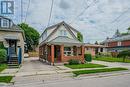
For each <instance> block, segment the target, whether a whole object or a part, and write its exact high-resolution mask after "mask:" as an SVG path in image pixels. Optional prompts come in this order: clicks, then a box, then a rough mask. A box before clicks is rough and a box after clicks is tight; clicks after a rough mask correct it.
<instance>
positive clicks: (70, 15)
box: [15, 0, 130, 42]
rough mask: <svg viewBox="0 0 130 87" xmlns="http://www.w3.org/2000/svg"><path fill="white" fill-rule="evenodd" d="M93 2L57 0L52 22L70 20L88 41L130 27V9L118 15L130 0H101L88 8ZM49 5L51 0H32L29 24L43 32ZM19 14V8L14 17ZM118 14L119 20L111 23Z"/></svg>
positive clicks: (129, 5)
mask: <svg viewBox="0 0 130 87" xmlns="http://www.w3.org/2000/svg"><path fill="white" fill-rule="evenodd" d="M15 1H17V0H15ZM93 1H95V0H54V6H53V12H52V18H51V23H50V24H51V25H52V24H55V23H58V22H61V21H63V20H64V21H66V22H67V23H70V22H72V23H71V25H72V26H74V28H76V29H77V30H79V31H81V32H82V33H83V35H84V41H85V42H95V41H96V40H97V41H102V40H103V39H105V38H106V37H107V36H112V35H113V34H114V32H115V31H116V29H117V28H119V30H120V31H122V32H123V31H126V28H127V27H129V26H130V20H129V15H130V10H128V11H127V12H126V13H125V14H123V15H122V16H121V17H119V16H120V15H121V14H122V13H124V12H125V11H126V10H127V9H128V8H130V0H98V2H97V3H96V4H93V5H92V6H91V7H90V8H88V9H87V10H85V8H86V7H87V6H88V5H90V4H91V3H93ZM24 3H25V4H24V13H26V8H27V4H28V1H24ZM86 3H87V4H88V5H87V4H86ZM50 5H51V0H31V4H30V8H29V14H28V16H27V23H29V24H30V25H32V26H34V27H35V28H36V29H37V30H38V31H39V32H40V33H41V31H43V29H42V28H45V27H46V25H47V23H48V18H49V13H50ZM16 7H18V6H16ZM83 11H84V12H83ZM81 12H83V13H81ZM79 13H81V14H79ZM19 15H20V11H18V12H17V16H16V17H15V19H18V17H19ZM24 15H25V14H24ZM77 15H79V16H78V17H77ZM117 17H119V19H118V20H116V21H115V22H114V23H112V21H113V20H115V19H116V18H117ZM16 22H17V23H18V21H16Z"/></svg>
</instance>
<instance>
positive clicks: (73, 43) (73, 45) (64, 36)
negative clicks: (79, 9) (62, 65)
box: [39, 21, 84, 64]
mask: <svg viewBox="0 0 130 87" xmlns="http://www.w3.org/2000/svg"><path fill="white" fill-rule="evenodd" d="M77 33H79V31H77V30H76V29H74V28H73V27H71V26H70V25H68V24H66V23H65V22H64V21H63V22H61V23H58V24H56V25H52V26H50V27H48V28H46V29H45V30H44V32H43V33H42V35H41V37H40V45H39V57H40V59H41V60H43V59H44V60H46V61H47V62H49V63H51V64H54V63H57V62H67V61H68V60H70V59H76V60H80V61H81V62H84V44H83V43H82V42H80V41H78V39H77Z"/></svg>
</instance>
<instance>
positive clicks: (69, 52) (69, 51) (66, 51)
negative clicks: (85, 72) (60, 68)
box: [64, 47, 73, 56]
mask: <svg viewBox="0 0 130 87" xmlns="http://www.w3.org/2000/svg"><path fill="white" fill-rule="evenodd" d="M64 55H65V56H72V55H73V48H72V47H64Z"/></svg>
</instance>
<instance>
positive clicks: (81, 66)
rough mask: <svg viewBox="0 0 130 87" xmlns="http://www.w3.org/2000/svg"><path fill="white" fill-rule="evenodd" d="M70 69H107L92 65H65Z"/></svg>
mask: <svg viewBox="0 0 130 87" xmlns="http://www.w3.org/2000/svg"><path fill="white" fill-rule="evenodd" d="M65 66H66V67H69V68H71V69H81V68H100V67H107V66H104V65H100V64H93V63H85V64H78V65H65Z"/></svg>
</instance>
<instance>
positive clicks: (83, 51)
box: [81, 45, 85, 63]
mask: <svg viewBox="0 0 130 87" xmlns="http://www.w3.org/2000/svg"><path fill="white" fill-rule="evenodd" d="M81 48H82V63H84V53H85V50H84V46H83V45H82V46H81Z"/></svg>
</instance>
